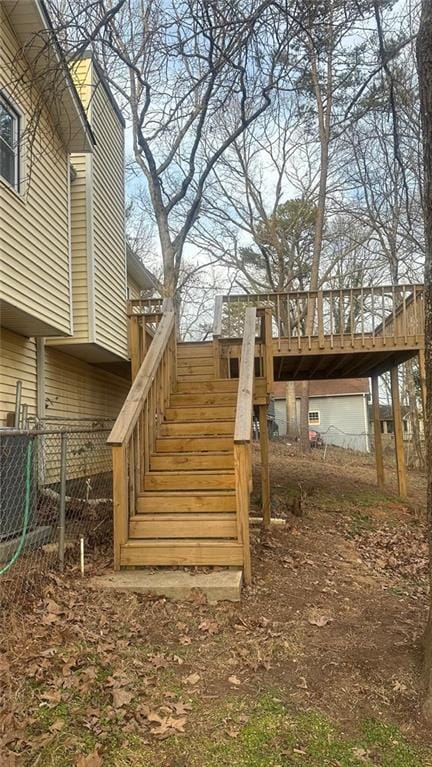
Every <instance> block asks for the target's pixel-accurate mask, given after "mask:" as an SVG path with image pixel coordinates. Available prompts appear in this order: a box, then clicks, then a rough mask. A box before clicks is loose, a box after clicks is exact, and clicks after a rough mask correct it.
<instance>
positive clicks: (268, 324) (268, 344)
mask: <svg viewBox="0 0 432 767" xmlns="http://www.w3.org/2000/svg"><path fill="white" fill-rule="evenodd" d="M263 331H264V332H263V336H264V338H263V342H264V375H265V378H266V389H267V394H270V393H271V392H272V391H273V377H274V376H273V333H272V310H271V308H269V307H266V308H265V309H264V323H263Z"/></svg>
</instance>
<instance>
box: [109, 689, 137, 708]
mask: <svg viewBox="0 0 432 767" xmlns="http://www.w3.org/2000/svg"><path fill="white" fill-rule="evenodd" d="M112 696H113V706H114V708H121V707H122V706H127V705H129V703H130V702H131V700H132V698H133V693H131V692H129V691H128V690H123V689H122V688H120V689H115V690H113V693H112Z"/></svg>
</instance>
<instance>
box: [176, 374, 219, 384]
mask: <svg viewBox="0 0 432 767" xmlns="http://www.w3.org/2000/svg"><path fill="white" fill-rule="evenodd" d="M213 380H214V372H213V371H212V372H211V373H200V374H199V375H193V374H192V375H191V374H190V373H185V374H184V375H182V374H181V373H177V382H178V383H183V382H185V381H213Z"/></svg>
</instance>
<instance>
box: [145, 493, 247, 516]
mask: <svg viewBox="0 0 432 767" xmlns="http://www.w3.org/2000/svg"><path fill="white" fill-rule="evenodd" d="M235 510H236V498H235V493H234V491H233V490H231V491H229V490H211V491H208V492H201V493H200V492H197V493H191V492H190V491H189V490H188V491H171V492H169V491H168V492H153V493H151V492H147V493H142V494H140V495H138V497H137V512H138V513H139V514H148V513H154V512H158V513H163V512H167V513H168V512H169V513H171V514H173V513H174V514H182V513H186V512H199V513H205V514H213V513H219V512H225V511H235Z"/></svg>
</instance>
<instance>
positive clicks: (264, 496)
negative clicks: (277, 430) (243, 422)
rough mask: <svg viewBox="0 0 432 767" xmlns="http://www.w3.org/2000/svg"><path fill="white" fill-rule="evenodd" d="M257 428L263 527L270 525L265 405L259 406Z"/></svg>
mask: <svg viewBox="0 0 432 767" xmlns="http://www.w3.org/2000/svg"><path fill="white" fill-rule="evenodd" d="M259 428H260V448H261V502H262V516H263V525H264V527H270V520H271V505H270V469H269V434H268V424H267V405H260V406H259Z"/></svg>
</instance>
